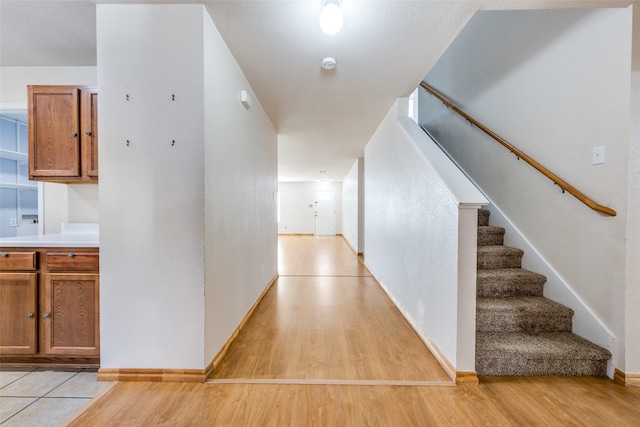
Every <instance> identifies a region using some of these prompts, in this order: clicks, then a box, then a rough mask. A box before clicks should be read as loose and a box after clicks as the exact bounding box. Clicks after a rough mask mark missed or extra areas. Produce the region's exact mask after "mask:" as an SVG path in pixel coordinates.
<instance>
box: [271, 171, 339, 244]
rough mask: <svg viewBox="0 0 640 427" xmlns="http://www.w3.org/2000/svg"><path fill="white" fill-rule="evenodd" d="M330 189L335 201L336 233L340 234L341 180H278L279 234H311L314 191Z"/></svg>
mask: <svg viewBox="0 0 640 427" xmlns="http://www.w3.org/2000/svg"><path fill="white" fill-rule="evenodd" d="M320 190H332V191H333V192H334V197H335V203H336V234H342V182H337V181H331V182H279V183H278V191H279V192H280V222H279V223H278V233H279V234H313V221H314V216H313V204H314V202H315V192H316V191H320Z"/></svg>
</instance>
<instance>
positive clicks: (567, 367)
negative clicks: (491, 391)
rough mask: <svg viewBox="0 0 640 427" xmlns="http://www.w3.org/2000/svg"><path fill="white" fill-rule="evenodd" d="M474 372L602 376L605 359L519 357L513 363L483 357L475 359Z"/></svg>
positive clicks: (605, 373) (605, 370)
mask: <svg viewBox="0 0 640 427" xmlns="http://www.w3.org/2000/svg"><path fill="white" fill-rule="evenodd" d="M476 372H477V373H478V375H518V376H565V377H566V376H573V377H604V376H606V375H607V361H606V360H603V361H601V360H567V359H556V360H549V359H541V358H532V359H524V358H519V359H517V362H516V363H514V362H513V361H511V360H504V359H491V358H487V357H484V358H481V359H478V360H476Z"/></svg>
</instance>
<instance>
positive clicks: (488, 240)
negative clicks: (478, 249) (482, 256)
mask: <svg viewBox="0 0 640 427" xmlns="http://www.w3.org/2000/svg"><path fill="white" fill-rule="evenodd" d="M502 244H504V228H502V227H491V226H489V225H486V226H478V246H494V245H502Z"/></svg>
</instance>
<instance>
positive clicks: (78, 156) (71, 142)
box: [28, 86, 98, 182]
mask: <svg viewBox="0 0 640 427" xmlns="http://www.w3.org/2000/svg"><path fill="white" fill-rule="evenodd" d="M28 95H29V119H28V120H29V179H31V180H35V181H53V182H77V181H96V180H97V179H98V123H97V112H98V110H97V97H98V95H97V91H96V90H95V88H89V87H85V86H28Z"/></svg>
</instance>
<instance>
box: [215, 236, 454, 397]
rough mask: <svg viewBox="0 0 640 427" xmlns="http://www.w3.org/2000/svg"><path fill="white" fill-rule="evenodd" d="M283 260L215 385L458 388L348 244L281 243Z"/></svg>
mask: <svg viewBox="0 0 640 427" xmlns="http://www.w3.org/2000/svg"><path fill="white" fill-rule="evenodd" d="M278 257H279V260H280V264H279V267H278V270H279V272H280V277H279V278H278V280H277V282H276V283H275V285H274V286H273V287H272V289H270V291H269V292H268V293H267V294H266V295H265V297H264V299H263V300H262V302H261V303H260V305H259V306H258V308H257V309H256V311H255V313H254V314H253V316H252V318H251V319H250V321H249V322H248V324H247V325H246V327H245V329H244V330H243V331H242V332H241V333H240V335H239V336H238V337H237V338H236V340H235V341H234V343H233V345H232V346H231V348H230V349H229V351H228V353H227V354H226V356H225V358H224V359H223V361H222V363H221V364H220V366H219V368H218V369H217V370H216V372H215V373H214V375H213V377H212V379H211V381H210V382H227V383H228V382H240V383H243V382H246V380H249V379H251V380H256V379H260V380H263V381H261V382H262V383H264V382H265V381H264V380H270V381H268V382H270V383H276V384H277V383H286V384H306V383H310V381H309V380H313V381H311V383H314V384H336V383H339V384H353V385H359V384H364V383H366V384H380V383H384V384H388V385H394V384H395V385H402V384H407V383H411V384H414V385H434V384H437V385H453V384H452V382H451V380H450V379H449V377H448V376H447V375H446V373H445V372H444V371H443V370H442V369H441V368H440V366H439V365H438V363H437V361H436V360H435V359H434V357H433V356H432V355H431V353H430V352H429V350H428V349H427V348H426V347H425V345H424V343H423V342H422V341H421V340H420V338H419V337H418V335H417V334H416V333H415V332H414V331H413V330H412V329H411V327H410V326H409V324H408V323H407V322H406V320H405V319H404V318H403V317H402V316H401V315H400V313H399V312H398V310H397V309H396V308H395V306H394V305H393V304H392V303H391V301H390V300H389V298H388V297H387V296H386V295H385V293H384V292H383V291H382V289H381V288H380V286H379V285H378V284H377V282H376V281H375V279H374V278H373V277H372V276H371V274H370V273H369V272H368V271H367V269H366V268H365V267H364V266H363V264H362V263H361V262H360V261H359V260H358V258H357V257H356V256H355V254H354V253H353V252H352V251H351V249H350V248H349V246H348V245H347V243H346V241H345V240H344V239H342V238H341V237H325V238H314V237H310V236H280V238H279V251H278ZM232 379H233V380H234V381H230V380H232Z"/></svg>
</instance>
